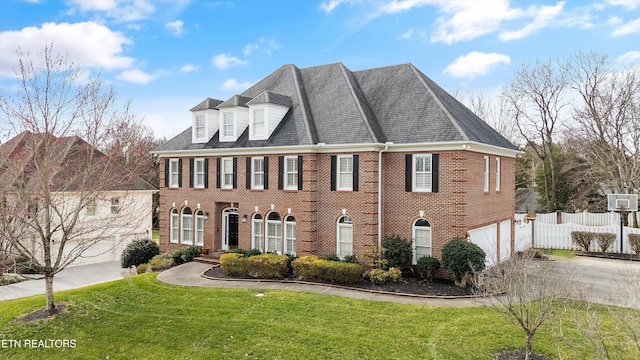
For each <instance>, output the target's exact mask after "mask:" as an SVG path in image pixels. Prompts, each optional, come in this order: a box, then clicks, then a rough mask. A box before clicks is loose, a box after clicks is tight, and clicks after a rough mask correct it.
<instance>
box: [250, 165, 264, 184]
mask: <svg viewBox="0 0 640 360" xmlns="http://www.w3.org/2000/svg"><path fill="white" fill-rule="evenodd" d="M256 164H260V166H256ZM251 188H252V189H258V190H263V189H264V157H253V158H251Z"/></svg>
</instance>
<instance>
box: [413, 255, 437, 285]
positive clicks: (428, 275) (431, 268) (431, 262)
mask: <svg viewBox="0 0 640 360" xmlns="http://www.w3.org/2000/svg"><path fill="white" fill-rule="evenodd" d="M417 268H418V271H419V272H420V276H422V277H423V278H425V279H427V280H429V281H433V274H435V272H436V271H438V270H439V269H440V261H439V260H438V259H436V258H433V257H431V256H423V257H421V258H420V259H418V265H417Z"/></svg>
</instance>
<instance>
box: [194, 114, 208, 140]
mask: <svg viewBox="0 0 640 360" xmlns="http://www.w3.org/2000/svg"><path fill="white" fill-rule="evenodd" d="M194 126H195V135H196V140H206V137H207V128H206V125H205V119H204V115H203V114H200V115H196V120H195V124H194Z"/></svg>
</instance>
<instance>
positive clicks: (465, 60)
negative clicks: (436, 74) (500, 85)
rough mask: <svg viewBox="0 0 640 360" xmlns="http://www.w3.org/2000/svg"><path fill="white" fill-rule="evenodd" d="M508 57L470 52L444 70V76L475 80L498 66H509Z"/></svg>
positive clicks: (509, 60)
mask: <svg viewBox="0 0 640 360" xmlns="http://www.w3.org/2000/svg"><path fill="white" fill-rule="evenodd" d="M510 63H511V59H510V58H509V56H507V55H504V54H498V53H483V52H478V51H472V52H470V53H468V54H467V55H463V56H460V57H459V58H457V59H455V60H454V61H453V62H452V63H451V64H449V66H447V68H446V69H444V73H445V74H449V75H451V76H453V77H456V78H469V79H472V78H475V77H477V76H479V75H484V74H486V73H488V72H489V71H491V70H492V69H493V68H494V67H496V66H497V65H499V64H510Z"/></svg>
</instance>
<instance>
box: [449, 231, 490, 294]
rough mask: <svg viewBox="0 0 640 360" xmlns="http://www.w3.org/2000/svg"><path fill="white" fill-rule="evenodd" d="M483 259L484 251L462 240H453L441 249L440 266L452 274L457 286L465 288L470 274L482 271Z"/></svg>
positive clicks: (484, 257)
mask: <svg viewBox="0 0 640 360" xmlns="http://www.w3.org/2000/svg"><path fill="white" fill-rule="evenodd" d="M485 259H486V254H485V253H484V250H482V249H481V248H480V247H479V246H478V245H476V244H474V243H472V242H469V241H465V240H462V239H453V240H451V241H449V242H448V243H447V244H445V246H444V247H443V248H442V265H443V266H444V267H445V268H446V269H448V270H449V271H451V272H452V273H453V275H454V277H455V283H456V285H458V286H462V287H465V286H466V278H467V276H468V274H469V273H470V272H472V271H481V270H483V269H484V262H485Z"/></svg>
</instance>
